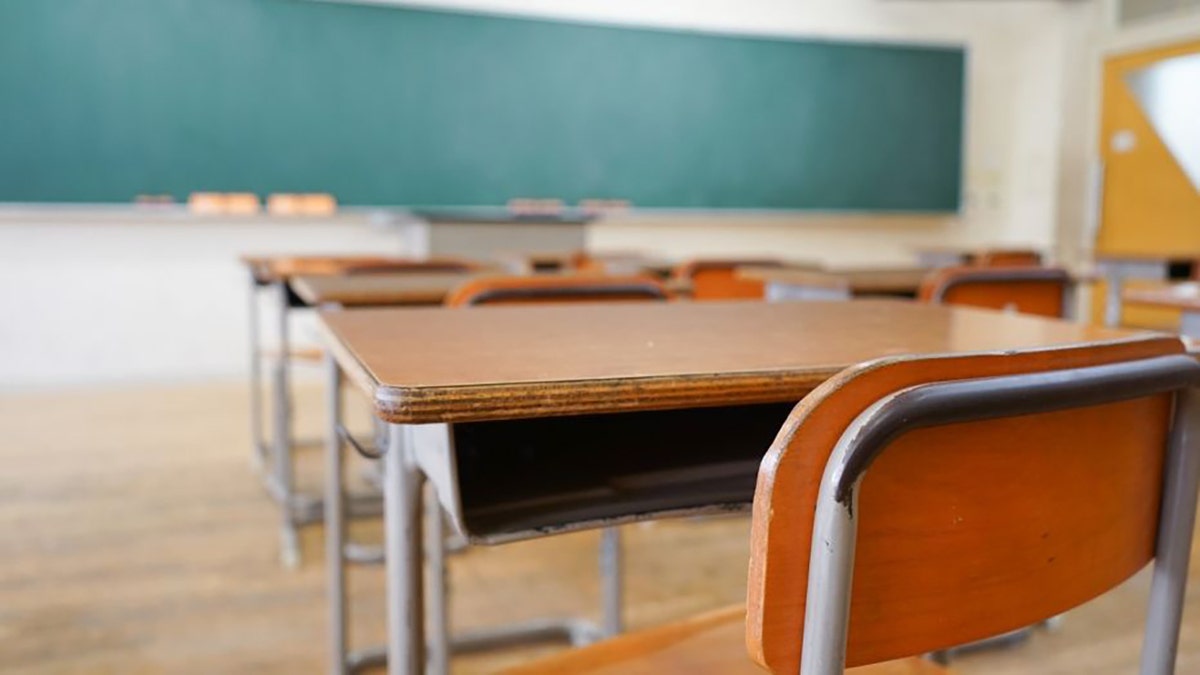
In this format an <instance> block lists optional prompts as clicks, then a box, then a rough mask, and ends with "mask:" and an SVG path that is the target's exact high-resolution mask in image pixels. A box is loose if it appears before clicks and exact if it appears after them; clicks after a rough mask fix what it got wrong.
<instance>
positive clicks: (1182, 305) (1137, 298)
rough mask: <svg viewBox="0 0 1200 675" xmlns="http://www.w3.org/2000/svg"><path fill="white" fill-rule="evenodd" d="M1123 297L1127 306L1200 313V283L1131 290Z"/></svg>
mask: <svg viewBox="0 0 1200 675" xmlns="http://www.w3.org/2000/svg"><path fill="white" fill-rule="evenodd" d="M1122 296H1123V299H1124V300H1125V302H1126V303H1127V304H1137V305H1151V306H1154V307H1170V308H1172V309H1182V310H1188V311H1200V283H1197V282H1195V281H1187V282H1183V283H1179V284H1171V285H1169V286H1160V287H1156V288H1131V289H1128V290H1126V291H1124V292H1123V293H1122Z"/></svg>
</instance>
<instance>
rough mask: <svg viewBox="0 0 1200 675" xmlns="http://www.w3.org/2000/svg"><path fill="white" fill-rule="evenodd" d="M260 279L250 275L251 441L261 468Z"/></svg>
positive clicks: (263, 445)
mask: <svg viewBox="0 0 1200 675" xmlns="http://www.w3.org/2000/svg"><path fill="white" fill-rule="evenodd" d="M258 295H259V293H258V280H257V279H255V278H254V275H253V274H251V275H250V308H249V309H250V312H249V316H248V318H249V321H250V331H249V333H250V443H251V445H252V447H253V450H254V454H253V455H252V459H253V460H254V465H255V467H256V468H258V469H259V470H262V469H263V468H264V467H265V466H266V461H267V460H266V457H267V443H266V441H265V440H263V424H262V414H263V405H262V345H261V344H260V342H259V340H260V339H261V338H260V337H259V331H258V328H259V326H258V304H259V297H258Z"/></svg>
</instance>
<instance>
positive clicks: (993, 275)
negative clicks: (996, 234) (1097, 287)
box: [917, 267, 1074, 318]
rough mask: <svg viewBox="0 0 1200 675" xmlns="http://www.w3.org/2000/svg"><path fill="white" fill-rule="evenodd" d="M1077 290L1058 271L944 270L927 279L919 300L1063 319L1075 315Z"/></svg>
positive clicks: (971, 268)
mask: <svg viewBox="0 0 1200 675" xmlns="http://www.w3.org/2000/svg"><path fill="white" fill-rule="evenodd" d="M1073 290H1074V287H1073V284H1072V281H1071V275H1070V274H1069V273H1067V271H1066V270H1063V269H1060V268H1057V267H994V268H987V267H944V268H942V269H939V270H934V271H933V272H930V273H929V274H928V275H927V276H926V277H925V279H924V280H923V281H922V282H921V288H920V291H919V292H918V294H917V297H918V299H919V300H921V301H923V302H932V303H937V304H942V303H944V304H948V305H969V306H972V307H987V308H991V309H1013V310H1016V311H1018V312H1022V313H1024V314H1037V315H1040V316H1051V317H1059V318H1062V317H1066V316H1068V314H1069V313H1070V311H1071V305H1072V291H1073Z"/></svg>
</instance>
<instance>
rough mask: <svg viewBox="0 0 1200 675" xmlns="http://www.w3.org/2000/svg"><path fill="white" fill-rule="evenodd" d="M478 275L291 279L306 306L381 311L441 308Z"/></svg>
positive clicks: (293, 288) (398, 274)
mask: <svg viewBox="0 0 1200 675" xmlns="http://www.w3.org/2000/svg"><path fill="white" fill-rule="evenodd" d="M477 276H479V274H471V273H462V272H437V273H419V274H415V273H408V272H404V273H383V274H362V275H355V276H345V275H341V276H309V275H301V276H297V277H293V278H292V281H291V285H292V290H293V291H295V293H296V296H297V297H299V298H300V299H301V300H302V301H303V302H304V303H305V304H306V305H309V306H311V307H317V306H322V305H340V306H342V307H372V306H374V307H384V306H419V305H441V304H442V301H443V300H445V298H446V296H447V295H448V294H449V293H450V291H452V290H454V289H455V288H456V287H458V286H459V285H460V284H462V283H464V282H466V281H467V280H469V279H471V278H474V277H477Z"/></svg>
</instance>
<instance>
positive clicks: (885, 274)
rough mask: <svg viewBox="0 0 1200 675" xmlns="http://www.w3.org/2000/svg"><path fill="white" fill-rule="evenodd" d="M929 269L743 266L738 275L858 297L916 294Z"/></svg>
mask: <svg viewBox="0 0 1200 675" xmlns="http://www.w3.org/2000/svg"><path fill="white" fill-rule="evenodd" d="M929 271H930V270H929V268H926V267H844V268H836V267H835V268H826V269H821V270H805V269H797V268H793V267H743V268H741V269H739V270H738V274H740V275H741V276H744V277H746V278H748V279H757V280H759V281H764V282H767V283H781V284H789V285H795V286H807V287H810V288H844V287H846V286H849V288H850V291H851V292H853V293H858V294H869V293H914V294H915V293H916V292H917V289H918V288H920V286H921V280H922V279H924V278H925V275H926V274H928V273H929Z"/></svg>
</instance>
